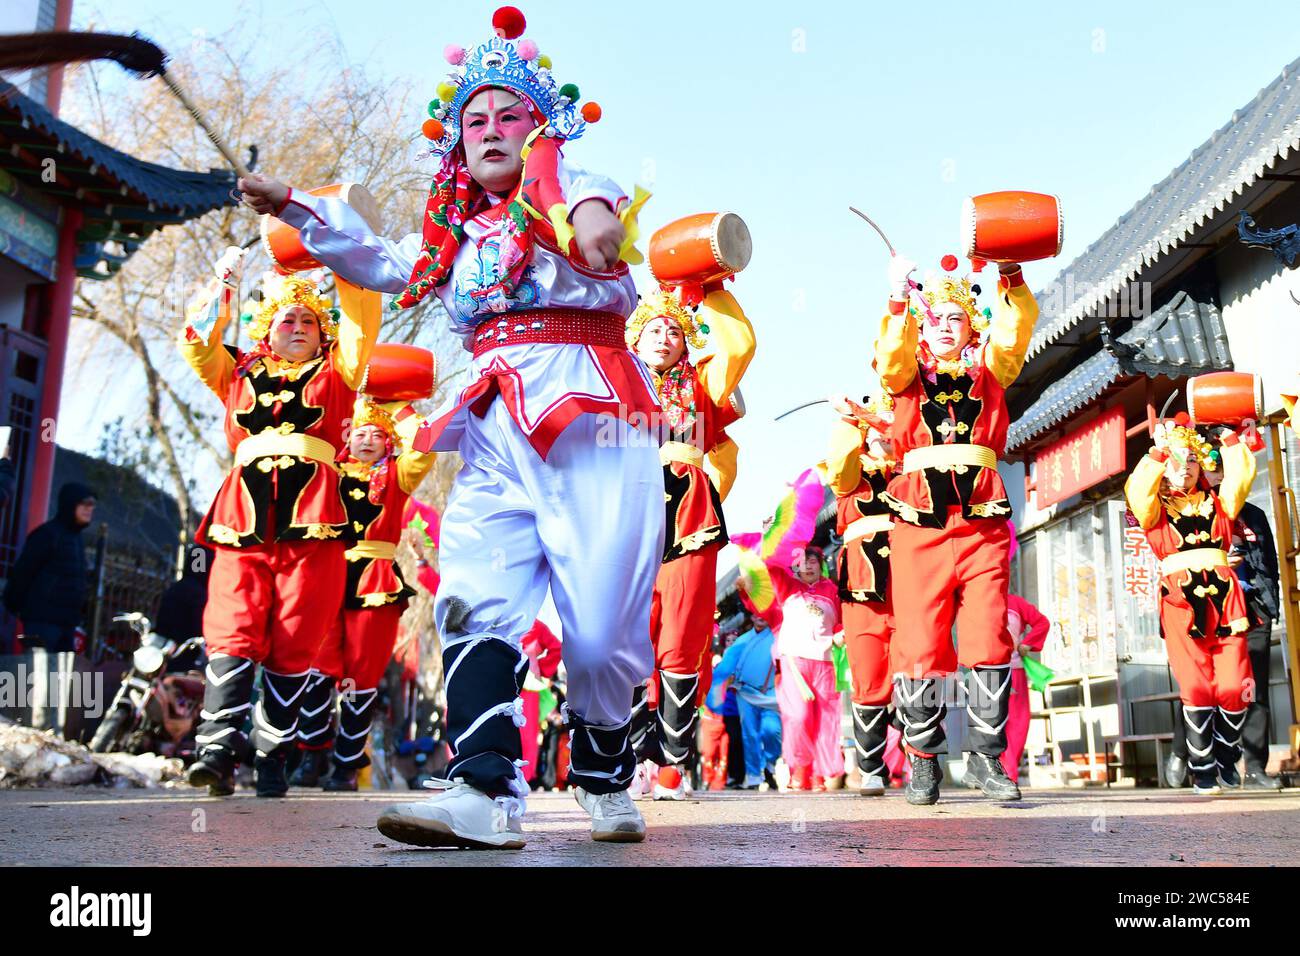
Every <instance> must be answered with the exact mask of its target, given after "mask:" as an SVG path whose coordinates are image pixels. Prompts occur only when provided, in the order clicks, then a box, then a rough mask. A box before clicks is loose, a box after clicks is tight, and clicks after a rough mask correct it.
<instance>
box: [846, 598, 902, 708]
mask: <svg viewBox="0 0 1300 956" xmlns="http://www.w3.org/2000/svg"><path fill="white" fill-rule="evenodd" d="M840 616H841V617H843V619H844V649H845V650H847V651H848V653H849V673H850V675H851V676H852V678H853V695H852V696H853V703H855V704H859V705H879V704H887V703H889V697H890V694H891V693H892V692H893V685H892V684H891V676H892V671H891V670H890V669H889V644H890V638H891V637H892V636H893V633H894V615H893V612H892V609H891V608H890V605H889V602H888V601H869V602H868V603H866V604H854V603H852V602H850V601H843V602H841V604H840Z"/></svg>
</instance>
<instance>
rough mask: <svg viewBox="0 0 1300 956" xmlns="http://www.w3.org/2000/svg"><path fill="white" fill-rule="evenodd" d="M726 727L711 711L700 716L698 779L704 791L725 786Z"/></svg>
mask: <svg viewBox="0 0 1300 956" xmlns="http://www.w3.org/2000/svg"><path fill="white" fill-rule="evenodd" d="M729 743H730V742H729V741H728V739H727V725H726V724H725V723H723V720H722V718H721V717H719V716H718V715H717V714H715V713H714V712H713V711H711V710H705V711H704V713H703V714H701V715H700V777H701V778H702V779H703V783H704V789H705V790H723V789H725V788H726V785H727V748H728V746H729Z"/></svg>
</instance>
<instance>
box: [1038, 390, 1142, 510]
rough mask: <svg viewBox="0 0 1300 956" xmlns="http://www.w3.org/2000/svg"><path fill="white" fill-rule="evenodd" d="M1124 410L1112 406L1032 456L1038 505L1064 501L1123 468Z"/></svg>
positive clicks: (1043, 506)
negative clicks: (1109, 409) (1107, 410)
mask: <svg viewBox="0 0 1300 956" xmlns="http://www.w3.org/2000/svg"><path fill="white" fill-rule="evenodd" d="M1125 431H1126V429H1125V425H1124V409H1122V408H1115V409H1112V410H1111V411H1109V412H1106V413H1105V414H1103V415H1101V416H1100V417H1098V418H1095V419H1093V420H1092V421H1090V422H1089V423H1088V424H1086V425H1084V426H1083V427H1081V428H1078V429H1076V430H1075V431H1072V432H1070V433H1069V434H1068V435H1065V436H1064V437H1063V438H1061V439H1059V440H1057V441H1055V442H1053V443H1052V444H1051V445H1048V446H1047V447H1046V448H1044V449H1043V450H1042V451H1040V452H1039V453H1038V454H1037V455H1035V456H1034V466H1035V478H1034V482H1035V487H1036V488H1037V490H1038V502H1037V504H1038V507H1039V508H1046V507H1047V506H1048V505H1053V504H1056V503H1057V502H1058V501H1064V500H1065V499H1066V498H1069V497H1070V496H1071V495H1077V494H1078V493H1079V492H1081V491H1083V490H1084V489H1085V488H1091V487H1092V486H1093V485H1095V484H1097V482H1099V481H1102V480H1104V479H1106V478H1109V477H1110V476H1111V475H1118V474H1119V473H1120V472H1122V471H1123V470H1124V464H1125V462H1124V442H1125Z"/></svg>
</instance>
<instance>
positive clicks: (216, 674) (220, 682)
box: [194, 654, 257, 762]
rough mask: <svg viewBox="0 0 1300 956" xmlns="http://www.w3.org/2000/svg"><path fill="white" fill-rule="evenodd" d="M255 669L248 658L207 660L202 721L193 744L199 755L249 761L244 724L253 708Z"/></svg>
mask: <svg viewBox="0 0 1300 956" xmlns="http://www.w3.org/2000/svg"><path fill="white" fill-rule="evenodd" d="M256 666H257V665H255V664H254V663H253V662H252V661H251V660H249V659H248V658H247V657H231V656H229V655H225V654H221V655H217V656H216V657H214V658H213V659H212V660H210V661H208V666H207V667H206V668H205V670H204V676H205V679H206V681H207V683H206V686H205V687H204V688H203V710H202V712H201V713H200V717H201V722H200V724H199V726H198V729H197V730H196V731H195V735H194V741H195V743H196V744H198V748H199V754H200V755H203V754H208V753H214V754H224V755H225V756H226V757H229V758H231V759H233V760H237V761H240V762H247V760H248V738H247V737H246V736H245V735H244V722H245V721H246V720H247V719H248V717H249V714H250V712H251V711H252V709H253V705H252V699H253V677H254V674H255V671H256Z"/></svg>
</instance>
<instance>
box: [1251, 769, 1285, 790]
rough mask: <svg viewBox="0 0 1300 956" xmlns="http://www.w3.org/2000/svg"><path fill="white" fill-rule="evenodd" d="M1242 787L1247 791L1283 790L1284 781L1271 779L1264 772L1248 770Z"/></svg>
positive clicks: (1275, 778)
mask: <svg viewBox="0 0 1300 956" xmlns="http://www.w3.org/2000/svg"><path fill="white" fill-rule="evenodd" d="M1242 785H1243V786H1244V787H1245V788H1246V789H1247V790H1281V789H1282V781H1281V780H1279V779H1278V778H1277V777H1270V776H1269V775H1268V774H1266V773H1265V772H1264V771H1263V770H1259V769H1253V770H1252V769H1251V768H1249V767H1247V768H1246V777H1245V779H1244V780H1243V781H1242Z"/></svg>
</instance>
